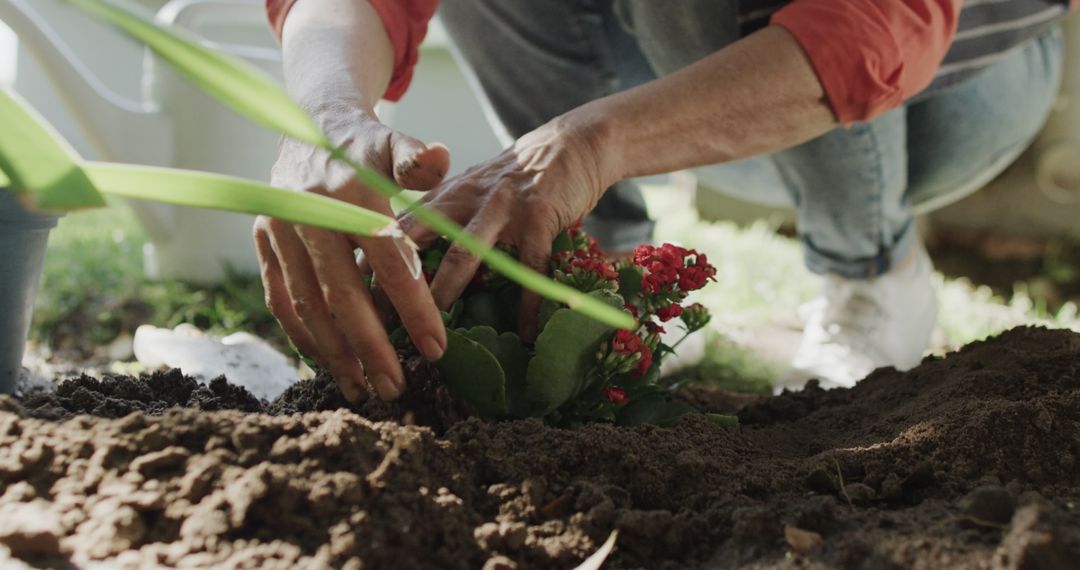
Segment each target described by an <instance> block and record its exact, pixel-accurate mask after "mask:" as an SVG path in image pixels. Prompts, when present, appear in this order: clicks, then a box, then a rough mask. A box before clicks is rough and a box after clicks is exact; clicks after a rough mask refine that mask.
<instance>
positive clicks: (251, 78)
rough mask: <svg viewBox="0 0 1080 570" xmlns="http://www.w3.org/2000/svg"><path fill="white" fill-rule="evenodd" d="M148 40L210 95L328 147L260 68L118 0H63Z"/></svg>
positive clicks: (254, 117) (269, 124) (271, 125)
mask: <svg viewBox="0 0 1080 570" xmlns="http://www.w3.org/2000/svg"><path fill="white" fill-rule="evenodd" d="M65 1H66V2H67V3H68V4H71V5H72V6H75V7H77V8H79V9H81V10H83V11H85V12H86V13H88V14H90V15H92V16H94V17H96V18H99V19H101V20H104V21H106V22H109V23H110V24H112V25H114V26H116V27H118V28H120V29H121V30H123V31H124V32H126V33H127V34H128V35H130V36H132V37H133V38H135V39H137V40H139V41H141V42H143V43H145V44H146V45H147V46H148V47H149V48H150V49H152V50H153V51H154V53H155V54H157V56H158V57H160V58H161V59H163V60H165V61H167V62H169V64H171V65H172V66H173V68H175V69H176V70H177V71H178V72H180V73H181V74H182V75H184V76H185V77H187V78H188V79H189V80H190V81H191V82H192V83H194V84H195V85H196V86H198V87H199V88H200V89H201V90H203V91H204V92H206V93H207V94H208V95H210V96H212V97H214V98H215V99H217V100H218V101H221V102H222V103H223V104H225V105H227V106H228V107H230V108H232V109H233V110H234V111H236V112H237V113H239V114H241V115H243V116H245V117H247V118H249V119H251V120H252V121H254V122H256V123H259V124H261V125H263V126H266V127H269V128H271V129H274V130H276V131H279V132H282V133H285V134H287V135H289V136H291V137H293V138H296V139H299V140H302V141H305V142H309V143H311V144H314V145H318V146H323V147H326V146H329V142H328V141H327V140H326V136H325V135H324V134H323V133H322V131H320V130H319V127H318V126H316V125H315V122H314V121H312V120H311V117H309V116H308V114H307V113H305V112H304V110H303V109H301V108H300V106H299V105H297V104H296V103H294V102H293V101H292V99H289V96H288V95H287V94H286V93H285V90H284V89H282V88H281V87H280V86H279V85H278V82H277V81H275V80H274V79H273V78H271V77H269V76H268V75H266V74H265V73H263V72H262V71H261V70H259V69H257V68H256V67H254V66H252V65H250V64H248V63H247V62H244V61H243V60H240V59H238V58H235V57H232V56H229V55H225V54H223V53H220V52H218V51H215V50H213V49H211V48H208V47H206V46H204V45H202V44H201V43H199V40H198V38H196V37H194V36H192V35H191V34H188V33H186V32H184V31H182V30H179V29H176V28H171V27H166V26H163V25H161V24H158V23H156V22H154V21H153V20H152V19H151V18H149V17H147V16H145V15H142V14H139V13H137V12H136V11H135V10H132V9H129V8H127V7H126V5H124V4H121V3H119V2H116V1H115V0H65Z"/></svg>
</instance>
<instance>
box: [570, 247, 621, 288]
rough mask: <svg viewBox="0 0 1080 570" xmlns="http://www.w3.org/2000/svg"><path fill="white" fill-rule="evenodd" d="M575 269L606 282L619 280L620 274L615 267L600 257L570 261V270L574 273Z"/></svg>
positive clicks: (579, 258)
mask: <svg viewBox="0 0 1080 570" xmlns="http://www.w3.org/2000/svg"><path fill="white" fill-rule="evenodd" d="M579 253H580V252H579ZM575 269H576V270H580V271H582V272H583V273H591V274H593V275H594V276H596V277H597V278H599V279H602V280H604V281H616V280H618V279H619V273H618V272H617V271H615V267H614V266H613V265H612V264H610V263H608V262H607V261H604V260H603V259H601V258H599V257H584V258H582V257H578V258H577V259H573V260H571V261H570V266H569V270H570V271H571V272H573V271H574V270H575Z"/></svg>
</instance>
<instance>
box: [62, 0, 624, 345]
mask: <svg viewBox="0 0 1080 570" xmlns="http://www.w3.org/2000/svg"><path fill="white" fill-rule="evenodd" d="M66 1H67V2H68V3H69V4H72V5H74V6H76V7H78V8H81V9H83V10H84V11H86V12H88V13H90V14H92V15H94V16H97V17H99V18H102V19H104V20H107V21H108V22H110V23H112V24H114V25H116V26H117V27H119V28H120V29H122V30H124V31H125V32H127V33H128V34H130V35H132V36H133V37H135V38H136V39H138V40H140V41H142V42H144V43H146V45H148V46H149V47H150V48H151V49H153V50H154V52H155V53H156V54H157V55H158V56H160V57H161V58H162V59H164V60H166V61H168V62H169V63H170V64H172V65H173V66H174V67H176V69H177V70H178V71H180V72H181V73H183V74H184V75H185V76H187V77H188V78H189V79H190V80H191V81H192V82H193V83H194V84H195V85H196V86H198V87H199V88H201V89H202V90H203V91H205V92H206V93H207V94H209V95H210V96H212V97H214V98H216V99H217V100H218V101H220V102H221V103H223V104H224V105H226V106H228V107H230V108H232V109H233V110H234V111H236V112H237V113H240V114H241V115H244V116H246V117H248V118H250V119H252V120H253V121H255V122H256V123H259V124H261V125H263V126H266V127H269V128H271V129H274V130H276V131H278V132H282V133H284V134H286V135H289V136H292V137H294V138H296V139H299V140H302V141H305V142H308V143H311V144H314V145H316V146H319V147H322V148H324V149H326V150H327V151H329V152H331V153H332V154H333V156H334V157H336V158H338V159H339V160H344V161H345V162H347V163H348V164H349V165H350V166H352V167H353V169H354V170H355V171H356V174H357V178H358V179H359V180H360V181H361V182H363V183H365V184H367V185H368V186H370V187H372V188H374V189H375V190H377V191H379V192H380V193H381V194H383V195H385V196H387V197H389V198H392V199H395V200H396V201H397V202H398V203H401V204H405V205H407V206H408V207H409V208H411V210H412V212H413V214H414V215H415V216H416V217H417V219H419V220H420V221H421V222H422V223H424V224H426V225H428V226H429V227H430V228H432V229H434V230H435V231H437V232H439V233H441V234H443V235H446V236H447V237H449V238H451V239H453V240H454V241H456V242H458V243H459V244H461V246H462V247H464V248H465V249H467V250H469V252H471V253H472V254H474V255H476V256H477V257H479V258H481V259H482V260H484V262H485V263H487V264H488V266H489V267H491V269H493V270H495V271H497V272H499V273H501V274H503V275H505V276H506V277H507V278H509V279H511V280H513V281H515V282H517V283H519V284H521V285H522V286H524V287H527V288H529V289H531V290H533V291H535V292H536V293H538V294H540V295H542V296H544V297H548V298H550V299H552V300H555V301H559V302H562V303H566V304H567V305H569V306H570V307H571V308H573V309H574V310H577V311H580V312H581V313H583V314H585V315H588V316H590V317H592V318H594V319H597V320H599V321H601V322H604V323H606V324H608V325H609V326H613V327H618V328H632V327H633V326H634V324H635V323H634V320H633V318H632V317H630V315H628V314H626V313H625V312H623V311H620V310H617V309H613V308H611V307H609V306H607V305H604V304H603V303H600V302H598V301H596V300H594V299H590V298H589V297H587V296H586V295H584V294H582V293H581V292H580V291H577V290H575V289H573V288H571V287H567V286H565V285H562V284H560V283H556V282H555V281H552V280H551V279H548V278H547V277H545V276H543V275H541V274H539V273H537V272H535V271H533V270H532V269H529V268H528V267H525V266H524V265H522V264H520V263H518V262H517V261H516V260H514V259H513V258H512V257H510V256H508V255H506V254H505V253H503V252H501V251H499V250H496V249H494V248H491V247H489V246H487V245H485V244H484V243H482V242H481V241H479V240H478V239H476V238H475V237H474V236H472V235H471V234H469V233H468V232H467V231H466V230H465V229H464V228H462V227H461V226H459V225H458V224H456V223H455V222H454V221H453V220H450V219H449V218H447V217H446V216H443V215H442V214H440V213H438V212H435V211H433V210H431V209H429V208H426V207H424V206H422V205H420V204H419V203H417V202H415V201H414V200H411V199H409V198H408V197H406V196H405V195H404V194H403V193H402V192H401V188H400V187H398V186H397V185H396V184H394V183H393V182H391V181H390V180H388V179H386V178H385V177H384V176H382V175H381V174H379V173H377V172H375V171H373V170H371V169H369V168H366V167H364V166H362V165H360V164H358V163H356V162H354V161H352V160H349V159H348V157H346V156H345V155H344V153H342V152H341V151H340V150H339V149H337V148H335V147H334V146H333V145H332V144H331V143H330V141H329V140H327V138H326V136H325V135H324V134H323V133H322V132H320V131H319V130H318V127H317V126H316V125H315V123H314V121H312V120H311V118H310V117H308V116H307V114H306V113H305V112H304V111H303V109H301V108H300V107H299V106H298V105H296V103H294V102H293V101H292V100H291V99H289V97H288V95H287V94H286V93H285V91H284V90H283V89H281V87H279V86H278V85H277V84H276V83H274V82H273V81H272V80H270V79H268V78H267V77H266V76H265V75H263V74H262V73H261V72H259V71H258V70H256V69H254V68H252V67H251V66H250V65H248V64H247V63H245V62H243V61H241V60H239V59H236V58H233V57H230V56H227V55H225V54H221V53H218V52H215V51H213V50H211V49H208V48H205V47H203V46H201V45H199V44H198V43H197V42H195V41H193V40H192V39H189V38H188V37H186V35H185V34H181V33H178V32H177V31H176V30H173V29H169V28H165V27H163V26H161V25H159V24H157V23H155V22H153V21H151V20H149V19H147V18H144V17H141V16H138V15H136V14H135V13H134V12H132V11H131V10H128V9H127V8H124V7H122V5H121V4H119V3H118V2H117V1H116V0H66Z"/></svg>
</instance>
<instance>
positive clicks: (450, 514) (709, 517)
mask: <svg viewBox="0 0 1080 570" xmlns="http://www.w3.org/2000/svg"><path fill="white" fill-rule="evenodd" d="M421 367H423V364H422V363H419V362H416V361H412V362H411V363H409V369H410V371H411V372H413V373H414V374H413V375H412V376H413V377H422V376H423V374H415V373H416V371H417V370H420V368H421ZM409 392H410V394H412V395H411V396H410V398H415V400H413V401H411V403H410V402H405V403H403V404H400V405H392V406H391V405H385V404H376V403H371V404H366V405H365V406H362V407H361V408H358V409H354V410H350V409H344V408H342V407H341V406H342V405H343V404H344V402H343V401H342V400H340V396H339V395H337V393H336V391H335V390H334V389H333V386H332V384H331V383H330V382H329V381H328V380H327V379H320V380H316V381H311V382H306V383H302V384H299V385H297V386H295V387H294V388H293V389H291V390H290V391H289V392H288V393H286V394H285V395H283V396H282V397H281V398H279V399H278V400H277V401H275V402H270V403H267V402H259V401H257V400H255V399H254V398H252V397H251V396H250V394H247V393H246V392H243V391H242V390H240V389H238V388H235V387H233V386H231V385H229V384H228V383H227V382H225V381H224V380H223V379H222V380H217V381H215V382H212V383H211V384H210V385H209V386H199V385H198V384H196V383H194V382H193V381H191V380H188V379H185V378H184V377H183V376H182V375H181V374H179V373H177V372H165V373H159V374H155V375H150V376H146V377H143V378H131V377H114V378H109V379H106V380H104V381H100V382H99V381H96V380H93V379H90V378H86V377H83V378H78V379H74V380H71V381H68V382H67V383H65V384H62V385H61V387H60V388H59V389H58V390H57V391H56V393H54V394H38V395H33V396H30V397H27V398H25V399H24V400H23V401H22V402H18V401H16V400H14V399H11V398H6V397H0V489H3V490H2V491H0V492H2V495H0V565H3V566H4V567H8V565H11V566H13V567H14V566H15V565H17V564H20V563H26V564H31V565H35V566H52V567H65V566H69V565H77V566H85V565H92V564H94V563H105V564H107V565H108V566H109V567H125V566H131V567H142V566H153V565H163V566H186V567H282V568H286V567H288V568H292V567H300V566H302V567H314V568H322V567H327V568H340V567H345V568H481V567H485V568H491V569H494V568H572V567H573V566H574V565H575V564H577V563H579V562H580V561H581V560H582V559H584V558H585V557H587V556H588V555H589V554H590V553H591V552H593V551H594V550H595V549H596V548H597V547H598V546H599V544H601V543H602V542H603V541H604V540H605V539H606V538H607V537H608V536H609V534H610V533H611V532H612V531H613V530H618V531H619V537H618V542H617V547H616V550H615V552H614V553H613V554H612V556H611V558H610V559H609V560H608V564H607V567H608V568H650V569H651V568H687V567H690V568H694V567H700V568H718V567H746V568H751V567H785V568H786V567H790V568H804V567H808V566H814V565H824V566H828V567H842V568H874V569H877V568H908V567H920V568H1017V569H1020V568H1025V569H1026V568H1074V567H1075V564H1076V560H1078V559H1080V511H1078V510H1077V505H1078V504H1080V465H1078V462H1080V335H1077V334H1074V333H1071V332H1067V331H1049V330H1044V329H1033V328H1021V329H1016V330H1013V331H1010V332H1008V333H1005V334H1004V335H1002V336H1000V337H997V338H994V339H991V340H989V341H985V342H981V343H975V344H973V345H971V346H968V347H966V348H965V349H963V350H961V351H959V352H957V353H954V354H951V355H949V356H948V357H947V358H944V359H937V358H931V359H927V360H926V361H925V362H924V363H923V364H922V365H921V366H920V367H918V368H917V369H915V370H912V371H910V372H907V373H898V372H896V371H894V370H887V369H883V370H879V371H877V372H875V373H874V374H872V375H871V376H870V377H869V378H867V379H866V380H864V381H863V382H861V383H860V384H859V385H858V386H856V387H855V388H853V389H850V390H833V391H823V390H820V389H818V388H816V387H811V388H809V389H807V390H805V391H803V392H799V393H789V394H784V395H781V396H778V397H774V398H766V399H761V400H759V401H756V402H753V403H750V404H748V405H746V406H745V407H743V408H742V409H741V410H740V411H739V417H740V419H741V421H742V426H741V427H740V428H738V429H725V428H723V427H720V426H718V425H716V424H713V423H711V422H709V421H707V420H706V419H704V418H702V417H686V418H684V419H683V420H681V421H680V422H679V423H678V424H677V425H676V426H675V427H673V428H668V429H662V428H656V427H638V428H619V427H614V426H609V425H594V426H589V427H587V428H584V429H580V430H576V431H566V430H558V429H553V428H549V427H546V426H544V425H543V424H542V423H540V422H539V421H536V420H528V421H513V422H501V423H493V422H485V421H481V420H479V419H475V418H472V419H464V420H460V421H458V419H457V418H460V417H464V416H466V415H467V411H465V410H460V409H458V408H456V407H455V405H454V404H453V402H450V401H449V400H448V399H446V398H445V394H444V393H442V392H441V391H440V389H439V388H438V387H437V386H435V385H432V384H430V383H426V384H425V383H423V382H421V384H420V385H414V383H413V380H412V379H410V390H409ZM693 397H694V401H695V402H698V403H701V402H708V401H710V399H709V398H708V397H707V395H703V394H701V393H695V394H694V395H693ZM714 401H717V402H731V401H733V400H732V399H731V398H719V399H716V400H714ZM421 403H422V404H421ZM425 406H426V407H425ZM414 409H415V410H414ZM416 410H418V411H416ZM713 411H730V410H722V409H718V410H713ZM76 414H79V415H76ZM423 414H428V415H429V417H430V418H434V419H435V420H437V421H441V422H443V423H444V424H445V425H441V426H440V425H437V426H436V429H434V430H433V429H431V428H429V427H418V426H416V425H408V423H409V422H408V421H407V417H408V418H416V419H417V420H418V421H419V420H420V418H421V415H423ZM403 420H405V421H403ZM428 423H437V422H428ZM444 430H445V431H444Z"/></svg>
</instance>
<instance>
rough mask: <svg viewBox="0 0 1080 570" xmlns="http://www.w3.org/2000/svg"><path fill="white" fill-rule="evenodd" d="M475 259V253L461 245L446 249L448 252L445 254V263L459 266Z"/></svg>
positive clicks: (443, 260)
mask: <svg viewBox="0 0 1080 570" xmlns="http://www.w3.org/2000/svg"><path fill="white" fill-rule="evenodd" d="M473 260H474V258H473V255H472V254H471V253H469V252H468V251H467V250H466V249H465V248H462V247H459V246H456V245H455V246H453V247H451V248H450V249H448V250H446V254H445V255H444V256H443V259H442V262H443V265H446V264H450V265H452V266H459V265H465V264H468V263H471V262H472V261H473Z"/></svg>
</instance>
